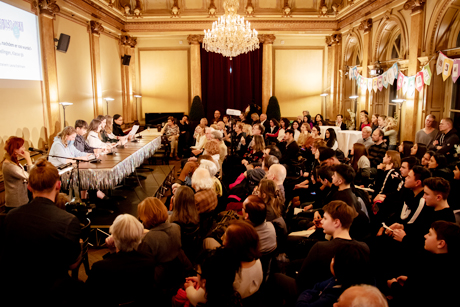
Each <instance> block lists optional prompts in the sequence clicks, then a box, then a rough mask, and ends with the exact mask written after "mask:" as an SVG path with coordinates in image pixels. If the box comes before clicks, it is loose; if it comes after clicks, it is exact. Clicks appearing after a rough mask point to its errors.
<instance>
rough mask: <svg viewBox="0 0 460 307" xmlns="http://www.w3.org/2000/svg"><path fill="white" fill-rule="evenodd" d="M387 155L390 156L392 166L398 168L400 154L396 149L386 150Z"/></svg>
mask: <svg viewBox="0 0 460 307" xmlns="http://www.w3.org/2000/svg"><path fill="white" fill-rule="evenodd" d="M386 154H387V156H388V157H390V163H393V168H394V169H397V170H399V168H400V167H401V155H400V154H399V152H398V151H396V150H387V152H386Z"/></svg>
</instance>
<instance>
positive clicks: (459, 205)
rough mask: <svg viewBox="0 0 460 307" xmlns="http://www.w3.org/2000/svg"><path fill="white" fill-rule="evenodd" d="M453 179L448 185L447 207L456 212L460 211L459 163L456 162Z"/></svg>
mask: <svg viewBox="0 0 460 307" xmlns="http://www.w3.org/2000/svg"><path fill="white" fill-rule="evenodd" d="M453 173H454V179H453V180H451V181H450V182H449V183H450V193H449V197H448V199H447V202H448V203H449V206H451V207H452V210H454V212H455V211H457V210H459V209H460V202H459V201H458V200H459V199H460V162H457V164H455V167H454V171H453Z"/></svg>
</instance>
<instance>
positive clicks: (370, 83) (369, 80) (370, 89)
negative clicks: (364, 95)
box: [367, 78, 372, 92]
mask: <svg viewBox="0 0 460 307" xmlns="http://www.w3.org/2000/svg"><path fill="white" fill-rule="evenodd" d="M367 89H368V90H369V92H372V79H371V78H368V79H367Z"/></svg>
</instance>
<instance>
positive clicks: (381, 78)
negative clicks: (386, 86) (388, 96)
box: [377, 76, 383, 91]
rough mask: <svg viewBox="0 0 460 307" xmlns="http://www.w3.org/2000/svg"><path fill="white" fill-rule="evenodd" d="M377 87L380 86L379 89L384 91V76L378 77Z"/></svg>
mask: <svg viewBox="0 0 460 307" xmlns="http://www.w3.org/2000/svg"><path fill="white" fill-rule="evenodd" d="M377 87H378V88H379V91H382V89H383V77H382V76H378V77H377Z"/></svg>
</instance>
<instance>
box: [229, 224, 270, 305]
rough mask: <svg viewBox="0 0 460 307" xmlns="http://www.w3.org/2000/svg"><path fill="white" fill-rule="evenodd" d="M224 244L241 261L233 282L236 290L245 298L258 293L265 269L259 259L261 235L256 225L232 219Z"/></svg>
mask: <svg viewBox="0 0 460 307" xmlns="http://www.w3.org/2000/svg"><path fill="white" fill-rule="evenodd" d="M222 245H223V246H224V248H225V249H228V250H230V251H232V252H233V254H234V257H235V259H237V260H238V261H239V262H240V270H239V271H238V273H237V274H236V277H235V281H234V283H233V287H234V288H235V290H236V291H238V293H239V294H240V295H241V298H243V299H244V298H246V297H249V296H251V295H252V294H254V293H256V292H257V291H258V290H259V287H260V285H261V284H262V279H263V271H262V264H261V262H260V259H259V258H260V250H259V236H258V234H257V232H256V230H255V229H254V227H253V226H252V225H250V224H249V223H246V222H243V221H232V222H231V223H230V226H228V228H227V231H226V232H225V234H224V236H223V237H222Z"/></svg>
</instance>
